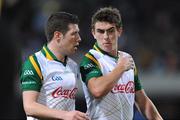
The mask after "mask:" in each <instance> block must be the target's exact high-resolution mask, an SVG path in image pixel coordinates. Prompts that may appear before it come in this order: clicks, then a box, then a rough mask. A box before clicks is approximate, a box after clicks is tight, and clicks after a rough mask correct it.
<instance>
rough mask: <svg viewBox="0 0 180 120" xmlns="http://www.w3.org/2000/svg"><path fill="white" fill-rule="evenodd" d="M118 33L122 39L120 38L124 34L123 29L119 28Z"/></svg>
mask: <svg viewBox="0 0 180 120" xmlns="http://www.w3.org/2000/svg"><path fill="white" fill-rule="evenodd" d="M117 31H118V37H120V36H121V34H122V32H123V29H122V27H120V28H117Z"/></svg>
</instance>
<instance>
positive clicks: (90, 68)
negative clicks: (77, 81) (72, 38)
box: [80, 55, 102, 85]
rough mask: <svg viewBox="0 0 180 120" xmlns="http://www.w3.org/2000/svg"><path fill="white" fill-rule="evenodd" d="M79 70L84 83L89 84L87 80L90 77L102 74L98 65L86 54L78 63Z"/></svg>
mask: <svg viewBox="0 0 180 120" xmlns="http://www.w3.org/2000/svg"><path fill="white" fill-rule="evenodd" d="M91 56H92V55H91ZM92 57H93V56H92ZM80 72H81V76H82V80H83V82H85V83H86V85H87V84H89V83H88V82H89V80H90V79H91V78H96V77H100V76H102V72H101V70H100V68H99V66H98V65H97V63H95V62H94V61H92V60H91V59H89V58H88V57H86V56H85V57H84V58H83V60H82V62H81V64H80Z"/></svg>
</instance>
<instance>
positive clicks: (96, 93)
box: [91, 89, 105, 99]
mask: <svg viewBox="0 0 180 120" xmlns="http://www.w3.org/2000/svg"><path fill="white" fill-rule="evenodd" d="M91 94H92V95H93V97H94V98H95V99H100V98H102V97H104V96H105V95H104V93H103V91H101V90H98V89H93V90H92V91H91Z"/></svg>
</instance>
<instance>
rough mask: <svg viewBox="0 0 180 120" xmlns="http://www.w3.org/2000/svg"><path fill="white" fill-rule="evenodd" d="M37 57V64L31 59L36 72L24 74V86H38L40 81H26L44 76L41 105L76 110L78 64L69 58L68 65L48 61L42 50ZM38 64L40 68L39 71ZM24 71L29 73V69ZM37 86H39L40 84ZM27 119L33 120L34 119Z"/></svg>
mask: <svg viewBox="0 0 180 120" xmlns="http://www.w3.org/2000/svg"><path fill="white" fill-rule="evenodd" d="M43 49H44V50H45V51H44V52H46V55H47V54H48V55H50V54H49V53H47V52H48V51H47V50H46V49H48V48H47V47H44V48H43ZM35 56H36V58H37V60H36V62H35V60H32V57H30V61H31V63H32V66H34V68H35V70H36V71H33V70H32V69H29V70H28V71H31V72H29V73H27V72H26V74H23V77H22V79H23V80H24V83H23V82H22V85H23V86H25V87H26V86H31V85H32V84H33V83H34V84H36V83H35V81H38V80H37V79H36V80H32V81H25V80H26V78H27V77H28V75H29V76H33V75H34V74H35V73H37V74H38V75H39V76H42V80H41V86H40V91H39V93H40V94H39V97H38V102H39V103H40V104H43V105H45V106H47V107H49V108H53V109H58V110H65V111H72V110H75V94H76V92H77V90H78V88H77V80H78V79H79V74H80V73H79V70H78V66H77V64H76V63H75V62H74V61H73V60H72V59H70V58H67V60H66V61H67V62H66V65H64V64H63V63H61V62H60V61H57V60H53V59H48V57H47V56H45V54H43V52H42V50H41V51H39V52H37V53H35ZM35 64H36V65H35ZM37 64H38V65H39V67H40V69H39V70H38V69H37V67H38V66H37ZM26 68H27V67H26ZM29 68H30V67H29ZM24 71H27V69H26V70H24ZM24 73H25V72H24ZM30 73H31V74H30ZM27 74H28V75H27ZM23 80H22V81H23ZM27 84H28V85H27ZM36 86H38V84H37V85H36ZM25 87H24V89H25V90H29V89H31V88H30V87H28V88H25ZM27 118H28V119H32V117H27ZM33 120H35V118H34V119H33Z"/></svg>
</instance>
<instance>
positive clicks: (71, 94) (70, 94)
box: [52, 87, 78, 99]
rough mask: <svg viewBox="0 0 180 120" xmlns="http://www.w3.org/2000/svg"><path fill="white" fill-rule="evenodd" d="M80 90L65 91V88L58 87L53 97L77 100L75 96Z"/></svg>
mask: <svg viewBox="0 0 180 120" xmlns="http://www.w3.org/2000/svg"><path fill="white" fill-rule="evenodd" d="M77 90H78V88H73V89H72V90H70V89H63V87H58V88H57V89H56V90H55V91H54V92H52V96H53V97H54V98H58V97H64V98H68V99H75V95H76V93H77Z"/></svg>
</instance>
